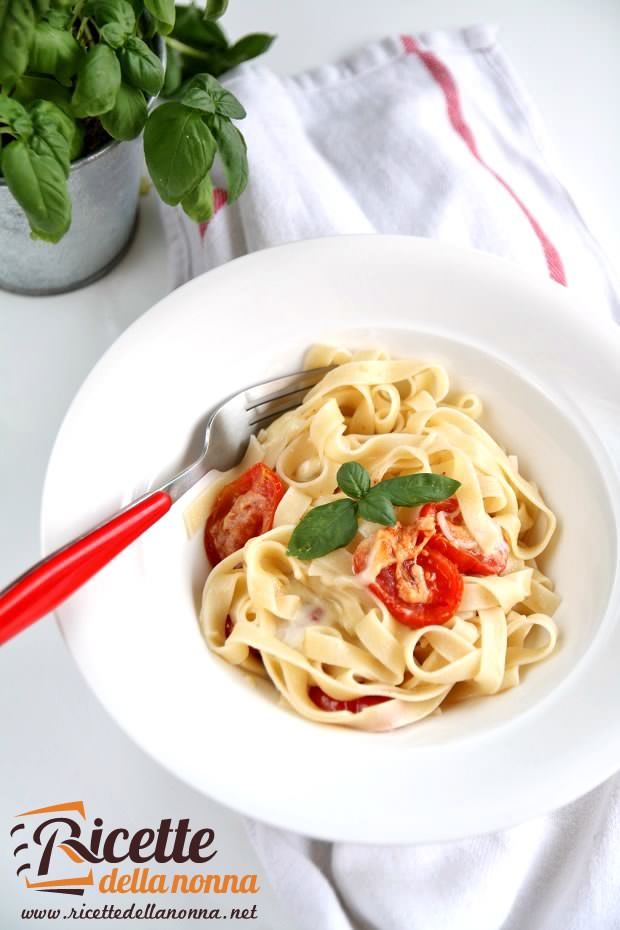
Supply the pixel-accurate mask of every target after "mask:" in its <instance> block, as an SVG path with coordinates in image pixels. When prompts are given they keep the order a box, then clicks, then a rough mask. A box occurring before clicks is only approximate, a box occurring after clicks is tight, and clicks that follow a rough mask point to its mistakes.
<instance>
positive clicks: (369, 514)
mask: <svg viewBox="0 0 620 930" xmlns="http://www.w3.org/2000/svg"><path fill="white" fill-rule="evenodd" d="M336 481H337V482H338V487H339V488H340V490H341V491H344V493H345V494H346V495H347V497H345V498H344V499H341V500H337V501H332V503H331V504H322V505H321V506H319V507H313V508H312V510H309V511H308V513H307V514H306V515H305V517H303V518H302V519H301V520H300V521H299V523H298V524H297V526H296V527H295V529H294V531H293V535H292V536H291V539H290V541H289V544H288V549H287V552H288V555H293V556H295V557H296V558H298V559H303V560H307V559H316V558H319V556H322V555H327V553H328V552H332V551H333V550H334V549H339V548H340V547H341V546H346V545H348V543H350V542H351V540H352V539H353V537H354V536H355V534H356V533H357V521H358V517H361V518H362V519H363V520H368V521H370V522H371V523H380V524H382V525H383V526H394V524H395V523H396V513H395V511H394V506H396V507H417V506H418V505H419V504H427V503H429V502H431V501H435V502H436V501H443V500H446V498H448V497H452V495H453V494H454V492H455V491H456V490H457V489H458V488H459V487H460V486H461V484H460V481H455V480H454V478H447V477H446V476H445V475H434V474H432V473H427V472H422V473H420V474H416V475H404V476H403V477H401V478H386V479H385V481H380V482H379V484H375V485H374V487H373V486H371V482H370V475H369V474H368V472H367V471H366V469H365V468H364V467H363V466H362V465H360V464H359V462H345V463H344V465H341V466H340V468H339V469H338V472H337V474H336Z"/></svg>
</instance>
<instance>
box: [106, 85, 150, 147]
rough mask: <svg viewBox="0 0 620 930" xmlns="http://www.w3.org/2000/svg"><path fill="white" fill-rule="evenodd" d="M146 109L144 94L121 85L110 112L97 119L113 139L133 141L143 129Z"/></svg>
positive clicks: (129, 86)
mask: <svg viewBox="0 0 620 930" xmlns="http://www.w3.org/2000/svg"><path fill="white" fill-rule="evenodd" d="M146 117H147V107H146V100H145V99H144V94H143V93H142V91H141V90H138V88H137V87H131V85H129V84H121V86H120V87H119V89H118V94H117V95H116V101H115V102H114V106H113V107H112V109H111V110H108V112H107V113H103V114H102V115H101V116H100V117H99V119H100V120H101V125H102V126H103V128H104V129H105V131H106V132H107V133H109V134H110V135H111V136H112V138H113V139H121V140H123V141H125V140H127V139H135V138H136V136H139V135H140V133H141V132H142V130H143V129H144V124H145V123H146Z"/></svg>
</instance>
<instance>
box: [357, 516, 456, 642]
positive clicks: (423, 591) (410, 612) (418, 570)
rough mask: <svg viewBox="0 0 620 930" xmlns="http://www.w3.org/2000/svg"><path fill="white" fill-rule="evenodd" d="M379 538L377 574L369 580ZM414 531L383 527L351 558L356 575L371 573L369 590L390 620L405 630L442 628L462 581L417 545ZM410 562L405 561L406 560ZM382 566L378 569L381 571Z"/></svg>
mask: <svg viewBox="0 0 620 930" xmlns="http://www.w3.org/2000/svg"><path fill="white" fill-rule="evenodd" d="M379 534H381V547H380V552H379V553H378V557H379V558H380V560H381V561H380V563H379V566H378V567H379V571H378V573H377V574H376V575H374V574H373V571H372V565H369V559H373V553H375V555H376V554H377V548H376V546H375V537H377V536H378V535H379ZM416 535H417V534H416V532H415V528H413V532H412V528H410V527H402V526H400V525H399V524H397V525H396V526H395V527H388V528H384V529H381V530H379V531H378V533H376V534H375V537H372V536H371V537H369V539H366V540H364V541H363V542H362V543H360V545H359V546H358V547H357V549H356V550H355V553H354V555H353V571H354V572H355V574H356V575H358V574H360V573H361V572H366V571H368V570H369V571H370V573H371V575H373V577H374V580H372V581H370V582H369V584H368V588H369V590H370V591H372V593H373V594H374V595H375V597H377V598H379V600H380V601H382V602H383V603H384V604H385V606H386V607H387V609H388V610H389V612H390V613H391V614H392V616H393V617H394V619H395V620H398V621H399V622H400V623H403V624H404V625H405V626H410V627H415V628H418V627H423V626H429V625H431V624H441V623H446V622H447V621H448V620H449V619H450V618H451V617H453V616H454V614H455V613H456V611H457V608H458V606H459V604H460V601H461V597H462V596H463V579H462V577H461V574H460V572H459V570H458V568H457V567H456V565H455V564H454V562H452V561H450V559H448V558H446V557H445V556H444V555H442V554H441V553H440V552H435V551H428V549H422V550H421V551H418V546H417V545H416ZM409 555H410V556H411V557H410V558H408V556H409ZM381 565H383V567H380V566H381Z"/></svg>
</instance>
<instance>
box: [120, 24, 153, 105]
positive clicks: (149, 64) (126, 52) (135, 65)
mask: <svg viewBox="0 0 620 930" xmlns="http://www.w3.org/2000/svg"><path fill="white" fill-rule="evenodd" d="M118 59H119V61H120V63H121V71H122V72H123V77H124V79H125V80H126V81H127V83H128V84H133V86H134V87H139V88H140V90H143V91H144V92H145V93H146V94H148V95H149V96H150V97H156V96H157V94H158V93H159V92H160V90H161V88H162V84H163V83H164V69H163V66H162V63H161V61H160V60H159V58H158V57H157V55H156V54H155V52H154V51H152V49H150V48H149V47H148V45H147V44H146V42H143V41H142V39H140V38H138V36H131V38H129V39H128V40H127V42H126V43H125V46H124V48H122V49H121V50H120V52H119V53H118Z"/></svg>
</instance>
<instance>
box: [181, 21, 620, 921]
mask: <svg viewBox="0 0 620 930" xmlns="http://www.w3.org/2000/svg"><path fill="white" fill-rule="evenodd" d="M225 83H226V84H227V85H228V86H229V87H230V88H231V89H232V90H233V91H234V93H235V94H236V95H237V96H238V97H239V98H240V99H241V101H242V102H243V104H244V105H245V107H246V109H247V111H248V117H247V119H246V120H245V121H244V123H243V125H242V128H243V132H244V135H245V137H246V139H247V143H248V152H249V160H250V182H249V185H248V188H247V190H246V192H245V193H244V195H243V196H242V197H241V199H240V200H239V201H237V202H236V203H235V204H233V205H227V204H226V193H225V190H224V189H223V187H222V186H220V187H218V189H217V193H216V209H217V213H216V215H215V216H214V218H213V219H212V220H211V221H210V222H209V223H208V224H199V225H197V224H194V223H192V222H191V221H189V220H188V219H187V218H186V217H185V216H184V215H183V214H182V213H181V212H180V211H179V210H175V209H171V208H168V207H164V208H163V215H164V221H165V225H166V229H167V232H168V236H169V242H170V247H171V258H172V272H173V284H174V286H176V285H179V284H182V283H183V282H184V281H186V280H189V278H191V277H193V276H194V275H196V274H199V273H200V272H202V271H204V270H206V269H209V268H213V267H215V266H217V265H219V264H221V263H223V262H225V261H228V260H230V259H232V258H236V257H237V256H239V255H243V254H245V253H246V252H250V251H254V250H256V249H261V248H265V247H268V246H272V245H277V244H280V243H283V242H288V241H291V240H295V239H304V238H309V237H314V236H324V235H333V234H341V233H373V232H377V233H401V234H409V235H418V236H429V237H433V238H436V239H439V240H442V241H444V242H451V243H456V244H461V245H467V246H470V247H471V246H473V247H475V248H479V249H482V250H485V251H488V252H493V253H496V254H498V255H502V256H505V257H507V258H510V259H513V260H515V261H517V262H521V263H523V264H524V265H526V266H528V267H529V268H531V269H533V270H534V271H538V272H539V273H541V274H546V275H549V276H551V277H552V278H553V279H555V280H556V281H558V282H560V283H561V284H566V285H567V286H569V287H571V288H574V289H576V290H579V291H580V292H581V293H582V294H583V298H584V300H583V307H584V313H586V314H601V315H609V313H610V312H611V313H612V314H615V315H616V316H617V317H618V318H620V304H619V302H618V298H617V296H616V292H615V290H614V285H613V282H612V279H611V272H610V269H609V266H608V265H607V263H606V261H605V259H604V257H603V256H602V254H601V251H600V249H599V247H598V246H597V244H596V242H595V240H594V239H593V237H592V236H591V234H590V233H589V231H588V229H587V227H586V225H585V224H584V222H583V220H582V218H581V216H580V214H579V212H578V210H577V208H576V207H575V204H574V202H573V200H572V199H571V197H570V196H569V194H568V193H567V191H566V189H565V188H564V187H563V185H562V184H561V182H560V181H559V180H558V178H557V176H556V174H555V173H554V171H553V169H552V167H551V165H550V162H549V158H548V155H547V153H546V150H545V146H544V143H543V133H542V130H541V127H540V125H539V120H538V117H537V115H536V113H535V111H534V110H533V108H532V106H531V104H530V102H529V101H528V99H527V97H526V95H525V94H524V92H523V90H522V88H521V86H520V84H519V82H518V80H517V79H516V77H515V75H514V74H513V72H512V70H511V68H510V67H509V65H508V64H507V62H506V59H505V57H504V55H503V53H502V51H501V49H500V48H499V46H498V45H497V42H496V37H495V30H494V29H493V28H490V27H473V28H469V29H464V30H459V31H454V32H433V33H425V34H422V35H418V36H416V37H415V38H414V37H411V36H405V37H399V38H398V37H395V38H388V39H384V40H382V41H380V42H377V43H375V44H373V45H371V46H369V47H367V48H364V49H363V50H361V51H360V52H358V53H357V54H355V55H353V56H352V57H350V58H348V59H346V60H344V61H341V62H338V63H337V64H333V65H329V66H325V67H321V68H318V69H316V70H313V71H309V72H306V73H304V74H302V75H298V76H295V77H286V78H280V77H277V76H276V75H274V74H273V73H272V72H270V71H269V70H267V69H266V68H264V67H262V66H260V65H258V66H257V65H247V66H244V67H242V68H241V69H239V70H238V71H236V72H234V73H232V74H231V75H230V76H229V77H228V78H227V80H226V82H225ZM500 314H501V308H498V318H499V315H500ZM369 803H372V799H369ZM403 803H404V805H405V806H404V809H403V816H406V805H407V804H412V805H413V804H416V803H423V800H422V801H420V799H417V798H415V797H412V798H409V799H405V800H404V802H403ZM619 825H620V782H619V781H618V780H617V779H613V780H611V781H609V782H607V783H606V784H605V785H603V786H601V787H600V788H598V789H596V790H595V791H593V792H591V793H590V794H588V795H587V796H586V797H584V798H582V799H581V800H579V801H577V802H575V803H574V804H572V805H569V806H568V807H566V808H564V809H563V810H561V811H557V812H556V813H554V814H552V815H549V816H546V817H542V818H538V819H536V820H535V821H531V822H529V823H527V824H524V825H522V826H518V827H515V828H513V829H511V830H507V831H504V832H502V833H499V834H495V835H492V836H484V837H477V838H472V839H469V840H467V841H463V842H459V843H452V844H442V845H430V846H429V845H426V846H414V847H395V848H385V847H375V846H359V845H354V844H335V845H334V844H330V843H322V842H317V841H314V840H310V839H307V838H304V837H301V836H296V835H293V834H290V833H286V832H285V831H281V830H277V829H274V828H271V827H268V826H266V825H264V824H260V823H255V822H251V823H249V824H248V829H249V831H250V835H251V837H252V840H253V842H254V844H255V846H256V848H257V850H258V852H259V854H260V857H261V859H262V862H263V865H264V870H265V874H266V876H267V877H268V878H269V880H270V882H271V884H272V885H273V887H274V888H275V890H276V893H277V894H278V895H279V897H280V899H281V901H282V906H283V908H284V910H285V911H286V913H287V914H288V915H289V923H288V924H287V926H288V927H289V928H290V930H418V928H420V930H422V928H424V930H440V928H441V930H445V928H447V927H451V928H452V927H453V928H455V930H618V928H620V859H619V858H618V854H617V851H616V846H617V838H618V828H619Z"/></svg>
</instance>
